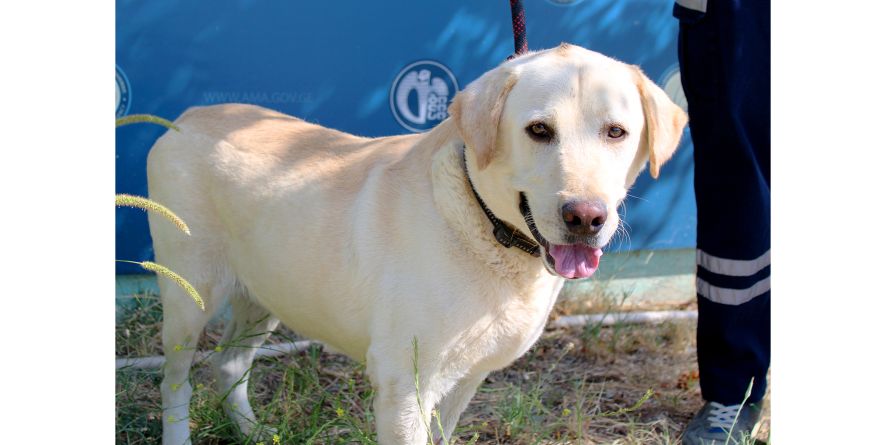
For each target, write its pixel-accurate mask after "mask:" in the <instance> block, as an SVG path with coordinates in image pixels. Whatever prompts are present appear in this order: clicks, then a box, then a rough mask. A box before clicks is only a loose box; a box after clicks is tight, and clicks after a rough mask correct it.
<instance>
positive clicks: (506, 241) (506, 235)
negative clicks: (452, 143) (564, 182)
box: [462, 147, 541, 257]
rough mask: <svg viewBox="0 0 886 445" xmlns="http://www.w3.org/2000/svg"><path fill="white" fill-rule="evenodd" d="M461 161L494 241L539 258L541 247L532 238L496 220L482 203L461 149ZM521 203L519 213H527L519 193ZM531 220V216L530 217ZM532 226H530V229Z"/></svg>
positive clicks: (524, 215) (526, 206)
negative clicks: (490, 224) (489, 223)
mask: <svg viewBox="0 0 886 445" xmlns="http://www.w3.org/2000/svg"><path fill="white" fill-rule="evenodd" d="M462 159H463V160H464V166H465V178H467V179H468V185H470V186H471V191H472V192H473V193H474V198H476V199H477V203H478V204H480V208H481V209H483V213H485V214H486V218H487V219H489V222H491V223H492V235H493V236H494V237H495V240H496V241H498V243H499V244H501V245H502V246H505V247H507V248H511V247H516V248H518V249H520V250H522V251H524V252H526V253H528V254H530V255H532V256H534V257H539V256H541V252H540V251H541V247H540V246H539V245H538V243H536V242H535V241H534V240H533V239H532V238H529V237H528V236H526V235H524V234H523V232H521V231H520V230H519V229H517V228H516V227H514V226H512V225H510V224H508V223H506V222H504V221H502V220H500V219H498V217H497V216H495V214H494V213H492V210H490V209H489V207H487V206H486V203H485V202H483V198H481V197H480V194H479V193H477V189H475V188H474V183H473V182H472V181H471V175H469V174H468V162H467V149H466V148H465V147H462ZM520 198H521V201H520V211H521V213H523V212H524V206H525V211H526V212H528V209H529V206H528V204H526V198H525V197H524V196H523V195H522V193H521V196H520ZM523 217H524V218H526V217H527V216H526V213H524V214H523ZM530 218H531V216H530ZM531 227H532V226H530V228H531Z"/></svg>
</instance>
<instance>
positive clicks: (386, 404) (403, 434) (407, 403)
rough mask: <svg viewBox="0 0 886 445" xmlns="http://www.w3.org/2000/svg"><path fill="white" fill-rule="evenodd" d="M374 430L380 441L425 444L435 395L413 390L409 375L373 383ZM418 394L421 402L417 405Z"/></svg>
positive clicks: (398, 444)
mask: <svg viewBox="0 0 886 445" xmlns="http://www.w3.org/2000/svg"><path fill="white" fill-rule="evenodd" d="M375 388H376V393H375V402H374V404H373V408H374V409H375V418H376V430H377V431H378V443H379V444H380V445H425V444H427V443H428V428H430V426H431V410H432V409H433V407H434V404H435V402H436V400H435V399H436V397H434V395H433V394H432V393H431V391H426V390H422V391H420V392H416V389H415V380H414V378H413V377H412V376H410V375H403V376H401V377H400V378H395V379H385V380H383V381H380V382H378V383H377V384H375ZM419 397H421V405H419V401H418V400H419Z"/></svg>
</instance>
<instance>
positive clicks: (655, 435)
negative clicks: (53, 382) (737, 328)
mask: <svg viewBox="0 0 886 445" xmlns="http://www.w3.org/2000/svg"><path fill="white" fill-rule="evenodd" d="M561 309H562V308H561ZM160 319H161V317H160V306H159V304H158V302H157V299H156V297H153V296H142V297H140V298H139V299H138V300H137V301H136V302H135V303H134V304H133V305H131V306H129V307H128V309H126V310H125V311H124V314H123V319H122V320H121V322H120V323H118V326H117V355H118V356H124V355H125V356H144V355H157V354H160V352H161V350H160V347H159V344H160V340H159V339H160V334H159V332H160V321H161V320H160ZM279 331H280V332H276V333H274V334H273V335H272V337H271V339H270V340H269V341H270V342H280V341H291V340H293V339H295V335H294V334H293V333H292V332H290V331H288V330H286V329H280V330H279ZM220 337H221V324H220V323H212V324H210V326H209V327H208V329H207V333H206V335H204V337H203V338H202V339H201V340H200V342H199V343H198V348H199V349H201V350H211V349H212V348H213V347H214V346H215V345H216V344H217V343H218V341H219V339H220ZM694 342H695V339H694V323H664V324H661V325H658V326H639V325H622V326H617V327H603V326H597V327H588V328H586V329H571V330H557V331H549V332H545V333H544V334H543V336H542V338H541V340H540V341H539V342H538V344H537V345H536V346H535V347H533V348H532V349H531V350H530V351H529V352H528V353H527V354H526V355H525V356H524V357H522V358H520V359H519V360H517V362H515V363H514V364H513V365H511V366H509V367H508V368H506V369H504V370H501V371H498V372H495V373H492V374H490V376H489V377H488V378H487V380H486V382H484V384H483V385H482V386H481V387H480V390H479V391H478V393H477V395H476V396H475V397H474V399H473V400H472V401H471V404H470V405H469V406H468V409H467V410H466V411H465V413H464V414H463V415H462V417H461V420H460V421H459V425H458V428H457V429H456V432H455V434H454V436H455V437H453V438H452V440H451V441H450V443H451V444H466V443H470V442H471V441H472V440H474V441H476V443H477V444H554V443H557V444H561V443H562V444H567V443H568V444H585V443H594V444H597V443H603V444H677V443H679V437H680V432H681V429H682V427H683V426H684V425H685V423H686V422H688V420H689V418H690V417H691V416H692V415H693V414H694V412H695V411H696V410H697V409H698V408H699V407H700V406H701V399H700V394H699V389H698V385H697V380H694V379H693V378H691V376H692V375H693V372H695V370H696V367H695V349H694ZM419 352H420V351H419ZM363 371H364V370H363V368H362V367H361V366H360V365H358V364H356V363H354V362H352V361H350V360H348V359H347V358H345V357H343V356H341V355H337V354H333V353H329V352H326V351H324V350H323V349H322V348H320V347H312V348H310V349H308V350H306V351H303V352H300V353H296V354H290V355H287V356H282V357H276V358H262V359H258V360H256V361H255V364H254V366H253V370H252V378H251V382H250V396H251V401H252V404H253V408H254V409H255V410H256V415H257V416H259V418H260V419H261V420H262V422H263V424H264V425H267V426H270V427H273V428H275V429H276V430H277V434H278V437H279V439H280V441H281V443H285V444H375V443H376V439H375V432H374V417H373V414H372V409H371V407H372V398H373V392H372V388H371V385H370V384H369V382H368V381H367V379H366V377H365V376H364V374H363ZM687 376H689V377H687ZM161 379H162V376H161V373H160V371H159V370H156V371H144V370H133V369H122V370H118V371H117V382H116V387H117V394H116V402H117V419H116V423H117V432H116V438H117V443H122V444H159V443H160V435H161V417H160V416H161V409H160V395H159V383H160V380H161ZM191 383H192V385H193V386H194V397H193V399H192V402H191V418H190V424H191V431H192V439H193V440H194V443H195V444H229V443H247V442H249V438H245V437H242V436H241V435H240V434H239V433H238V431H237V430H236V428H235V427H234V425H233V424H232V422H231V421H229V420H228V418H227V416H226V415H225V414H224V413H223V412H222V409H221V406H220V398H221V395H220V394H219V393H217V392H216V390H215V388H214V378H213V376H212V373H211V370H210V368H209V366H208V365H207V364H205V363H201V364H197V365H195V366H194V367H193V369H192V376H191ZM649 390H651V395H649V397H648V400H645V401H644V400H643V399H644V395H646V394H647V392H648V391H649ZM638 401H642V403H639V404H638ZM425 409H428V408H427V407H426V408H425ZM764 413H765V412H764ZM765 416H766V417H765V418H766V419H767V420H766V422H765V423H764V427H763V431H762V433H763V434H764V436H763V437H765V435H766V434H768V414H765ZM261 440H262V441H263V442H264V443H265V444H267V445H271V444H272V443H273V438H272V437H265V438H261ZM741 443H742V444H750V443H753V442H752V441H750V440H746V441H743V442H741Z"/></svg>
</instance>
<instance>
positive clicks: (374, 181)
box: [148, 45, 686, 445]
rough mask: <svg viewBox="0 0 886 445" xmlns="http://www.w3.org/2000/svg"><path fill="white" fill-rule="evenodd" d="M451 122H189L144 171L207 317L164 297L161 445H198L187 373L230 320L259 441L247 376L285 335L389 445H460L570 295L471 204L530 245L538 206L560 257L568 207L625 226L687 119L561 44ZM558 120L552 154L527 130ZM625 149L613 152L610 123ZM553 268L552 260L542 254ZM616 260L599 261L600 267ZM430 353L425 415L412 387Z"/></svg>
mask: <svg viewBox="0 0 886 445" xmlns="http://www.w3.org/2000/svg"><path fill="white" fill-rule="evenodd" d="M451 115H452V116H451V118H450V119H448V120H446V121H444V122H442V123H441V124H440V125H439V126H437V127H436V128H434V129H433V130H431V131H429V132H427V133H424V134H415V135H406V136H393V137H385V138H377V139H370V138H362V137H357V136H352V135H349V134H345V133H341V132H338V131H335V130H331V129H327V128H323V127H321V126H318V125H313V124H309V123H307V122H304V121H301V120H299V119H296V118H293V117H290V116H286V115H283V114H280V113H277V112H274V111H270V110H267V109H263V108H259V107H255V106H249V105H237V104H229V105H219V106H212V107H205V108H193V109H190V110H188V111H187V112H186V113H185V114H184V115H182V116H181V117H180V118H179V119H178V120H177V121H176V124H177V125H178V126H179V127H180V128H181V132H175V131H170V132H168V133H166V135H164V136H163V137H162V138H161V139H160V140H158V141H157V143H156V144H155V146H154V147H153V148H152V150H151V152H150V155H149V158H148V180H149V190H150V197H151V198H152V199H155V200H157V201H158V202H160V203H162V204H164V205H166V206H168V207H169V208H171V209H172V210H173V211H174V212H176V213H178V215H180V216H181V217H182V218H183V219H184V220H185V221H186V222H187V223H188V224H189V225H190V227H191V231H192V236H190V237H188V236H186V235H184V234H182V233H181V232H180V231H179V230H178V229H176V228H175V227H174V226H172V225H171V224H170V223H169V222H167V221H165V220H163V219H160V218H157V217H154V216H152V217H151V219H150V225H151V234H152V236H153V239H154V248H155V253H156V258H157V261H158V262H159V263H161V264H164V265H166V266H168V267H170V268H171V269H172V270H175V271H177V272H178V273H180V274H181V275H182V276H184V277H185V278H186V279H188V280H189V281H190V282H191V283H192V284H194V286H195V287H196V288H197V290H198V291H199V292H200V294H201V295H202V296H203V298H204V299H205V301H206V306H207V307H206V312H201V311H200V310H199V309H198V308H197V307H196V306H195V305H194V304H193V301H191V300H190V298H189V297H188V296H187V295H185V294H183V292H182V291H181V290H180V289H178V288H177V287H176V286H175V285H174V284H172V283H170V282H167V281H166V280H162V279H161V280H160V286H161V294H162V300H163V310H164V326H163V343H164V351H165V355H166V359H167V365H166V367H165V369H164V379H163V382H162V385H161V394H162V397H163V413H164V415H163V443H164V444H166V445H179V444H182V443H188V442H189V441H190V440H189V431H188V402H189V400H190V396H191V386H190V383H189V381H188V370H189V368H190V366H191V361H192V359H193V356H194V347H195V345H196V342H197V339H198V337H199V336H200V333H201V331H202V329H203V327H204V325H205V324H206V322H207V321H208V320H209V319H210V317H211V315H212V314H214V313H216V312H217V311H219V310H221V309H222V308H224V307H225V306H226V305H228V304H231V305H232V307H233V318H232V320H231V321H230V323H229V326H228V330H227V332H226V334H225V339H226V340H231V339H237V343H238V345H239V346H240V347H232V348H227V349H225V350H224V351H223V352H221V353H219V354H217V356H216V357H215V363H216V369H217V374H218V379H219V384H220V386H221V387H220V391H222V393H224V392H226V391H228V390H229V389H230V393H229V395H228V396H227V400H226V402H225V405H224V406H225V409H226V410H227V411H228V413H229V414H230V415H231V416H232V417H233V418H234V419H235V420H236V421H237V422H238V424H239V425H240V428H241V430H242V431H243V432H244V433H250V432H254V429H255V428H256V427H259V425H257V424H256V419H255V415H254V414H253V411H252V409H251V408H250V406H249V402H248V399H247V392H246V388H247V382H248V380H247V379H246V378H244V377H248V375H246V374H247V371H248V369H249V368H250V366H251V362H252V359H253V353H254V349H255V348H257V347H259V346H260V345H261V343H262V342H263V341H264V339H265V337H266V335H251V334H254V333H255V334H262V333H266V332H270V331H271V330H273V329H274V328H275V327H276V326H277V324H278V320H281V321H282V322H283V323H285V324H286V325H287V326H289V327H291V328H292V329H293V330H295V331H296V332H298V333H300V334H302V335H304V336H306V337H309V338H312V339H316V340H319V341H321V342H323V343H325V344H327V345H329V346H331V347H332V348H334V349H336V350H338V351H341V352H343V353H345V354H347V355H348V356H350V357H352V358H353V359H354V360H358V361H361V362H365V363H366V371H367V374H368V376H369V378H370V379H371V381H372V384H373V386H374V388H375V391H376V398H375V401H374V410H375V416H376V419H377V422H376V424H377V431H378V440H379V443H381V444H385V445H389V444H411V445H418V444H422V443H426V441H427V436H426V432H425V427H424V425H425V424H429V423H431V422H430V419H429V418H428V416H429V415H430V412H431V409H432V408H435V407H436V408H437V409H438V410H439V412H440V414H441V416H442V419H443V420H442V424H443V431H442V432H441V431H438V430H437V429H436V427H434V430H435V431H434V434H435V436H436V437H437V438H439V435H440V434H441V433H442V434H443V435H445V436H446V437H447V438H448V437H449V436H450V435H451V434H452V431H453V429H454V427H455V425H456V423H457V421H458V417H459V415H460V413H461V412H462V411H463V410H464V408H465V406H466V405H467V403H468V401H469V400H470V398H471V397H472V396H473V394H474V392H475V390H476V388H477V387H478V385H479V384H480V383H481V382H482V381H483V379H484V378H485V376H486V375H487V374H488V373H489V372H491V371H493V370H496V369H500V368H502V367H505V366H507V365H508V364H509V363H511V362H512V361H513V360H515V359H516V358H518V357H519V356H520V355H521V354H523V353H524V352H526V350H527V349H528V348H529V347H530V346H531V345H532V344H533V343H534V342H535V341H536V339H537V338H538V336H539V335H540V334H541V332H542V329H543V327H544V325H545V321H546V320H547V317H548V314H549V312H550V310H551V308H552V306H553V304H554V301H555V299H556V297H557V294H558V292H559V291H560V288H561V287H562V285H563V282H564V279H563V278H561V277H558V276H554V275H552V274H551V273H549V272H548V270H547V267H546V266H545V264H544V260H543V259H540V258H535V257H531V256H529V255H527V254H526V253H524V252H522V251H519V250H517V249H506V248H504V247H502V246H500V245H499V244H498V243H496V242H495V240H494V238H493V237H492V234H491V233H490V232H491V225H490V224H489V222H488V221H487V219H486V218H485V216H484V215H483V213H482V211H481V210H480V207H479V206H478V204H477V202H476V200H475V199H474V197H473V196H472V194H471V191H470V189H469V187H468V182H467V180H466V177H465V173H464V167H463V161H462V159H463V158H462V156H463V155H462V147H463V144H467V147H468V148H467V161H468V169H469V171H470V175H471V179H472V180H473V181H474V184H475V185H476V187H477V190H478V192H479V193H480V195H481V196H482V197H483V199H484V200H485V201H486V203H487V204H488V205H489V207H490V208H491V209H492V210H493V211H494V212H495V213H496V215H498V216H499V217H500V218H502V219H504V220H506V221H508V222H510V223H512V224H514V225H515V226H517V227H518V228H520V229H521V230H522V231H523V232H524V233H526V234H528V233H529V230H528V228H527V227H526V224H525V223H524V222H523V218H522V216H521V215H520V213H519V211H518V193H519V192H524V193H526V195H527V197H528V201H529V204H530V207H531V209H532V212H533V214H534V216H535V220H536V222H537V225H538V229H539V231H540V232H541V233H542V234H543V236H544V237H545V238H547V239H548V240H549V241H551V242H557V243H564V242H566V241H563V240H564V239H565V236H566V235H565V232H564V228H563V227H561V226H562V225H563V222H562V221H561V219H560V216H559V215H560V210H559V209H560V206H561V205H562V203H563V202H564V200H566V199H573V198H582V199H590V198H599V199H602V200H603V201H604V202H605V203H606V205H607V208H608V209H609V214H610V218H609V220H608V221H607V223H606V225H605V227H604V229H603V230H602V231H601V232H600V234H599V235H598V236H597V237H595V238H594V240H592V242H593V243H595V244H598V245H599V246H602V245H605V244H606V242H608V240H609V238H610V237H611V236H612V234H613V232H614V231H615V229H616V227H617V226H618V224H619V222H618V217H617V211H616V210H615V209H616V207H617V206H618V204H619V203H620V201H621V200H622V199H623V198H624V197H625V194H626V192H627V190H628V188H629V187H630V186H631V184H632V183H633V182H634V180H635V179H636V178H637V175H638V174H639V173H640V171H641V170H642V169H643V167H644V166H645V164H646V162H647V160H648V159H650V153H651V154H652V156H651V158H652V159H651V160H652V162H651V163H652V166H651V171H652V172H653V173H654V174H656V175H657V173H658V171H659V168H660V165H661V163H662V162H664V161H665V160H666V159H667V158H668V157H669V156H670V155H671V153H672V152H673V151H674V149H675V148H676V147H677V144H678V141H679V137H680V134H681V133H682V130H683V126H684V125H685V123H686V117H685V115H684V114H683V112H682V111H680V110H679V108H677V107H676V106H675V105H674V104H673V103H671V102H670V100H668V99H667V97H666V96H665V95H664V93H662V92H661V90H660V89H659V88H658V87H657V86H655V85H654V84H653V83H652V82H650V81H649V80H648V79H647V78H646V77H645V76H643V75H642V73H640V72H639V70H638V69H636V68H635V67H632V66H629V65H625V64H623V63H621V62H617V61H615V60H613V59H610V58H607V57H605V56H602V55H600V54H597V53H593V52H591V51H588V50H585V49H582V48H579V47H574V46H570V45H562V46H561V47H559V48H556V49H553V50H549V51H544V52H538V53H532V54H529V55H525V56H522V57H519V58H517V59H515V60H512V61H509V62H505V63H503V64H502V65H501V66H499V67H498V68H495V69H493V70H492V71H490V72H488V73H486V74H485V75H484V76H482V77H481V78H480V79H478V80H476V81H475V82H473V83H471V84H470V85H468V87H467V88H466V89H465V90H464V91H462V92H460V93H459V94H458V95H457V96H456V98H455V100H454V102H453V104H452V106H451ZM539 119H543V120H545V121H546V122H549V123H551V124H552V125H554V126H555V128H556V132H557V137H556V139H555V140H554V141H552V142H551V143H550V144H540V143H538V142H536V141H534V140H532V139H531V138H529V137H528V136H527V133H526V130H525V127H526V126H527V124H528V123H529V122H531V121H533V120H539ZM613 122H617V123H618V124H619V125H622V126H623V127H624V128H625V129H626V130H627V132H628V134H627V136H626V137H625V138H624V139H623V140H621V141H619V142H613V141H610V140H607V139H606V137H605V134H606V130H605V129H606V128H608V127H607V125H609V124H611V123H613ZM543 256H544V255H543ZM605 260H606V259H605V257H604V258H603V261H605ZM413 338H416V339H417V341H418V347H419V362H418V368H419V375H420V377H421V381H420V388H421V394H420V396H421V399H422V402H423V405H424V414H425V415H424V417H422V416H421V415H420V414H419V409H418V405H417V400H416V390H415V385H414V381H413V378H414V376H413V365H412V340H413Z"/></svg>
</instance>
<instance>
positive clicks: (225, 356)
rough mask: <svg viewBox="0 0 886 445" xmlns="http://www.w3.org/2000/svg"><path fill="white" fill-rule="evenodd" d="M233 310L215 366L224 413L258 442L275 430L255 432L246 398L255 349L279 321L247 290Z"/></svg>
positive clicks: (233, 301)
mask: <svg viewBox="0 0 886 445" xmlns="http://www.w3.org/2000/svg"><path fill="white" fill-rule="evenodd" d="M231 309H232V316H231V321H229V322H228V325H227V327H226V328H225V334H224V336H223V338H222V342H221V344H220V345H219V346H220V347H221V352H219V353H217V355H216V356H215V357H214V359H213V364H214V366H215V373H216V378H217V380H218V390H219V392H220V393H221V394H222V397H223V400H222V405H223V406H224V409H225V412H226V413H227V414H228V416H230V417H231V419H232V420H233V421H234V422H236V424H237V426H238V427H239V428H240V432H241V433H243V434H244V435H246V436H247V437H250V438H253V439H255V438H258V437H260V436H264V435H267V434H268V433H272V432H273V430H271V429H270V428H266V427H264V428H260V429H259V430H256V428H257V427H259V425H258V421H257V420H256V417H255V413H254V412H253V411H252V407H251V406H250V405H249V398H248V396H247V388H248V384H249V374H250V370H251V369H252V361H253V359H254V358H255V352H256V350H257V349H258V348H259V347H261V345H262V343H264V341H265V340H266V339H267V338H268V336H269V335H270V334H271V332H273V331H274V329H276V328H277V325H278V324H279V320H277V319H276V318H274V317H273V316H272V315H271V314H270V313H269V312H268V311H267V310H265V309H264V308H263V307H261V306H259V305H258V304H256V303H254V302H253V301H251V300H250V298H249V296H248V293H247V292H246V291H245V289H240V291H239V292H238V293H237V295H234V296H233V297H232V298H231Z"/></svg>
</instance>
